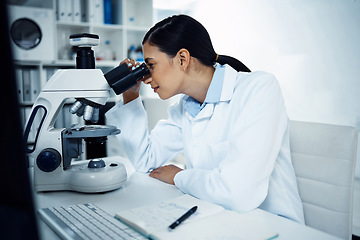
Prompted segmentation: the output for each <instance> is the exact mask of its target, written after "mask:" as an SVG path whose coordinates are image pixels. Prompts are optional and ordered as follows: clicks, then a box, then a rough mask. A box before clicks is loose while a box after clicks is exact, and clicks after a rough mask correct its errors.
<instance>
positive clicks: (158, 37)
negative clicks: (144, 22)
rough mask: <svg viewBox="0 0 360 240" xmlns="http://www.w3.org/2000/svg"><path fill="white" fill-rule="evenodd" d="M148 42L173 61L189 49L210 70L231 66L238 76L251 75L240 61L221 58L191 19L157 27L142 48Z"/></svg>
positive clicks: (178, 17) (169, 20) (179, 18)
mask: <svg viewBox="0 0 360 240" xmlns="http://www.w3.org/2000/svg"><path fill="white" fill-rule="evenodd" d="M146 42H148V43H149V44H151V45H153V46H156V47H158V48H159V50H160V51H161V52H164V53H165V54H167V55H168V56H170V57H174V56H176V54H177V52H178V51H179V50H180V49H182V48H185V49H187V50H188V51H189V53H190V55H191V56H192V57H194V58H196V59H198V60H199V61H200V62H201V63H202V64H204V65H206V66H213V65H214V64H215V63H216V62H217V63H220V64H221V65H224V64H228V65H230V66H231V67H232V68H234V69H235V70H236V71H238V72H239V71H243V72H250V70H249V69H248V68H247V67H246V66H245V65H244V64H243V63H242V62H240V61H239V60H237V59H235V58H233V57H229V56H225V55H217V54H216V53H215V50H214V48H213V45H212V43H211V39H210V36H209V33H208V32H207V31H206V29H205V27H204V26H203V25H201V23H199V22H198V21H196V20H195V19H193V18H192V17H190V16H187V15H175V16H172V17H168V18H165V19H164V20H162V21H160V22H158V23H156V24H155V25H154V26H153V27H152V28H150V30H149V31H148V32H147V33H146V34H145V36H144V39H143V41H142V44H145V43H146Z"/></svg>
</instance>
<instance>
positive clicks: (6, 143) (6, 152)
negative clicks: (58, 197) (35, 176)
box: [0, 1, 39, 239]
mask: <svg viewBox="0 0 360 240" xmlns="http://www.w3.org/2000/svg"><path fill="white" fill-rule="evenodd" d="M6 2H7V1H0V25H1V27H0V31H1V38H2V39H1V41H0V43H1V45H0V47H1V56H0V59H1V60H0V86H1V87H0V89H1V93H0V96H1V105H2V106H1V108H0V109H1V111H2V114H1V125H0V128H1V129H0V136H1V141H0V154H1V155H0V163H1V166H0V186H1V188H0V238H1V239H38V238H39V232H38V225H37V218H36V213H35V207H34V199H33V195H32V188H31V183H30V178H29V172H28V167H27V164H26V155H25V151H24V150H25V143H24V140H23V133H22V130H21V129H22V128H21V122H20V111H19V102H18V99H17V93H16V89H17V88H16V79H15V72H14V66H13V58H12V51H11V46H10V39H9V31H8V16H7V6H6Z"/></svg>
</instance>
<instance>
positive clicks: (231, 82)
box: [220, 65, 238, 102]
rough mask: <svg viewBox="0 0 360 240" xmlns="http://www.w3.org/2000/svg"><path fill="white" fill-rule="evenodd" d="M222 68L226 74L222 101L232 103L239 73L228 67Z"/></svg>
mask: <svg viewBox="0 0 360 240" xmlns="http://www.w3.org/2000/svg"><path fill="white" fill-rule="evenodd" d="M222 67H225V74H224V81H223V87H222V91H221V97H220V101H221V102H227V101H230V100H231V98H232V96H233V93H234V88H235V82H236V77H237V74H238V72H237V71H236V70H235V69H233V68H232V67H230V66H228V65H224V66H222Z"/></svg>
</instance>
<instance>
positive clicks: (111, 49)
mask: <svg viewBox="0 0 360 240" xmlns="http://www.w3.org/2000/svg"><path fill="white" fill-rule="evenodd" d="M152 4H153V3H152V0H28V1H19V0H9V1H8V6H9V7H11V6H20V7H29V8H33V9H37V10H39V9H40V10H41V9H46V10H50V13H51V18H49V20H50V21H51V24H52V26H53V27H52V29H50V30H49V29H46V30H42V31H46V32H45V33H43V34H51V36H52V38H53V44H51V45H50V46H46V48H47V49H48V50H49V51H50V50H51V51H53V52H54V54H53V56H54V57H53V59H50V60H49V59H46V60H38V59H37V60H34V59H31V58H29V59H25V60H24V59H17V60H16V59H15V71H16V75H17V81H18V83H17V85H18V93H19V101H20V104H21V112H22V115H23V123H24V124H25V121H26V119H27V117H28V114H29V113H30V109H31V106H32V104H33V102H34V100H35V99H36V97H37V95H38V93H39V92H40V91H41V88H42V87H43V86H44V85H45V84H46V81H47V80H48V79H49V78H50V77H51V76H52V74H53V73H54V72H56V70H58V69H63V68H74V67H75V56H76V55H75V52H74V49H73V48H72V46H71V45H70V44H69V36H70V35H71V34H74V33H83V32H86V33H93V34H97V35H99V37H100V45H99V46H96V47H93V50H94V52H95V57H96V67H97V68H101V69H102V70H103V72H104V73H105V72H107V71H109V70H110V69H112V68H113V67H115V66H117V65H118V64H119V62H120V61H121V60H122V59H124V58H126V57H128V54H129V51H128V50H129V49H131V48H132V49H137V48H138V47H140V46H141V41H142V38H143V36H144V34H145V33H146V31H147V30H148V29H149V27H150V26H151V25H152V23H153V7H152ZM10 24H12V23H11V22H10ZM13 50H14V51H16V49H13ZM112 101H117V97H115V96H113V98H112ZM65 108H66V107H65ZM67 115H68V113H66V114H65V113H64V114H60V115H59V117H60V119H58V120H57V122H56V124H57V126H58V127H68V126H70V125H71V124H73V123H78V122H77V121H81V120H79V119H77V118H76V117H75V118H71V117H68V116H67ZM74 121H75V122H74Z"/></svg>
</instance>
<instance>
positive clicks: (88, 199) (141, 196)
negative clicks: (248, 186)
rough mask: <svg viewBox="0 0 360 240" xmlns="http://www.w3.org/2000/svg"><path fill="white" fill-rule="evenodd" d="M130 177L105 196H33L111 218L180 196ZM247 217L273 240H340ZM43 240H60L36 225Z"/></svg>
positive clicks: (274, 219)
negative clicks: (94, 208) (87, 207)
mask: <svg viewBox="0 0 360 240" xmlns="http://www.w3.org/2000/svg"><path fill="white" fill-rule="evenodd" d="M129 172H130V174H129V175H130V176H129V177H128V180H127V182H126V183H125V185H124V187H122V188H120V189H117V190H115V191H111V192H107V193H96V194H87V193H77V192H67V191H63V192H41V193H36V194H35V199H36V203H37V207H38V208H46V207H52V206H61V205H62V206H68V205H73V204H78V203H95V204H96V205H98V206H99V207H101V208H103V209H104V210H105V211H107V212H108V213H110V214H113V215H115V213H116V212H118V211H120V210H123V209H129V208H135V207H140V206H143V205H146V204H149V203H153V202H157V201H161V200H165V199H170V198H174V197H177V196H180V195H182V194H183V193H182V192H181V191H180V190H178V189H177V188H176V187H175V186H173V185H169V184H166V183H163V182H160V181H159V180H157V179H153V178H151V177H149V176H148V174H145V173H140V172H133V170H131V169H129ZM248 214H251V215H253V216H256V217H257V219H260V220H261V221H263V222H264V223H265V224H267V225H268V226H270V227H271V228H273V229H274V230H275V231H277V232H278V233H279V237H278V238H276V239H279V240H283V239H292V240H296V239H301V240H303V239H307V240H309V239H316V240H319V239H327V240H331V239H339V238H337V237H334V236H331V235H329V234H326V233H324V232H321V231H318V230H316V229H313V228H310V227H307V226H304V225H301V224H298V223H295V222H293V221H290V220H288V219H285V218H282V217H279V216H277V215H274V214H271V213H268V212H266V211H263V210H261V209H256V210H254V211H252V212H250V213H248ZM39 227H40V232H41V237H42V239H46V240H51V239H60V238H59V237H58V236H57V235H56V234H55V233H54V232H53V231H52V230H51V229H50V228H49V227H48V226H47V225H46V224H45V223H44V222H42V221H41V220H40V221H39Z"/></svg>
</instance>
